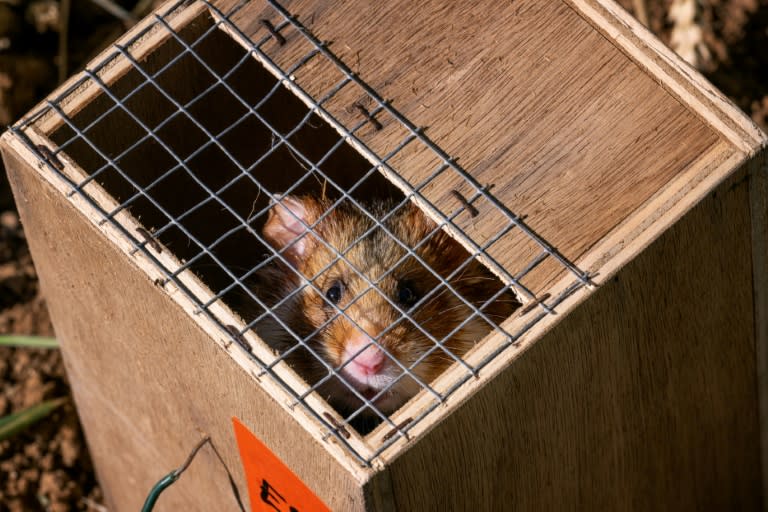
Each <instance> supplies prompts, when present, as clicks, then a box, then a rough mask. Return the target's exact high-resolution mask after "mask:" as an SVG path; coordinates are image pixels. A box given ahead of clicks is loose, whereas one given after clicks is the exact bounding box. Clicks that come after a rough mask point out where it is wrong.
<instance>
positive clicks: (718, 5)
mask: <svg viewBox="0 0 768 512" xmlns="http://www.w3.org/2000/svg"><path fill="white" fill-rule="evenodd" d="M620 3H621V4H622V5H623V6H624V7H625V8H626V9H627V10H629V11H630V12H632V7H633V5H634V3H635V2H634V1H633V0H620ZM670 4H671V0H652V1H648V2H647V5H648V12H649V25H650V28H651V29H652V30H653V31H654V32H655V33H656V34H657V35H658V36H659V37H660V38H661V39H662V40H663V41H664V42H666V43H669V40H670V39H669V38H670V30H671V28H672V24H671V22H670V21H669V19H668V17H667V12H668V8H669V5H670ZM700 5H701V6H702V11H701V17H700V18H701V19H700V26H701V27H702V29H703V40H704V43H705V44H706V46H707V49H708V50H709V54H710V56H709V58H708V59H705V60H704V61H703V62H702V64H701V67H702V70H703V71H704V72H705V74H706V75H707V77H708V78H709V79H710V80H712V81H713V82H714V83H715V85H717V86H718V87H719V88H720V89H721V90H722V91H723V92H725V93H726V94H727V95H728V96H729V97H731V98H732V99H733V101H734V102H735V103H736V104H737V105H739V106H740V107H741V108H742V109H744V110H745V111H746V112H747V113H749V114H750V115H751V116H752V118H753V119H754V120H755V121H756V122H757V123H758V124H759V125H761V127H762V128H763V129H764V130H765V129H768V0H701V1H700ZM58 7H59V4H58V2H57V1H56V0H33V1H30V0H2V1H0V124H1V125H3V126H4V125H7V124H8V123H11V122H13V121H14V120H15V119H17V118H18V117H19V116H21V115H22V114H24V113H25V112H26V111H27V110H28V109H30V108H31V107H32V106H34V104H35V103H36V102H37V101H39V100H40V99H41V98H42V96H43V95H45V94H46V93H47V92H49V91H50V90H51V89H52V88H53V87H54V86H55V83H56V76H57V74H58V71H57V67H56V63H57V59H58V58H59V57H58V43H57V41H58V35H57V33H56V32H57V30H58V26H59V20H58ZM124 7H126V8H129V9H130V8H131V7H132V5H127V4H126V5H124ZM120 30H121V24H120V23H118V22H117V21H115V20H114V19H113V18H111V17H110V16H109V15H107V14H105V13H104V12H103V11H100V10H99V8H97V7H95V6H94V5H93V4H91V3H90V2H88V0H73V3H72V14H71V16H70V26H69V33H70V34H71V37H70V43H69V47H70V52H69V55H68V60H69V63H70V70H75V69H77V68H78V66H80V65H81V64H82V63H83V62H84V61H85V60H86V59H88V58H89V57H90V56H92V55H94V53H95V52H96V51H97V50H98V49H99V48H100V47H102V46H103V45H104V44H106V43H107V42H108V39H109V38H111V37H115V36H116V35H117V34H119V32H120ZM4 176H5V175H4V173H0V334H2V333H18V334H40V335H51V334H52V333H53V330H52V327H51V324H50V321H49V319H48V314H47V311H46V307H45V300H44V298H43V296H42V295H41V293H40V289H39V287H38V282H37V277H36V274H35V269H34V267H33V265H32V260H31V258H30V255H29V251H28V249H27V246H26V242H25V238H24V233H23V231H22V229H21V226H20V225H19V220H18V217H17V215H16V212H15V209H14V205H13V199H12V197H11V194H10V190H9V188H8V185H7V182H6V180H5V179H4ZM68 393H69V390H68V386H67V380H66V374H65V372H64V367H63V364H62V362H61V357H60V355H59V353H58V351H56V350H39V349H38V350H29V349H11V348H0V416H1V415H4V414H8V413H11V412H14V411H18V410H20V409H22V408H25V407H27V406H29V405H32V404H35V403H38V402H40V401H42V400H44V399H47V398H53V397H59V396H67V395H68ZM100 503H101V491H100V490H99V487H98V484H97V483H96V479H95V476H94V473H93V467H92V464H91V461H90V458H89V455H88V451H87V449H86V446H85V444H84V441H83V436H82V433H81V431H80V427H79V425H78V421H77V414H76V411H75V409H74V406H73V404H72V402H71V401H70V402H68V403H67V405H65V406H64V407H62V408H61V409H59V410H58V411H57V412H55V413H54V414H53V415H52V416H51V417H49V419H47V420H45V421H44V422H42V423H41V424H39V425H37V426H35V427H34V428H32V429H29V430H28V431H27V432H25V433H22V434H20V435H18V436H17V437H15V438H13V439H12V440H8V441H4V442H0V512H2V511H5V510H9V511H14V512H15V511H22V510H24V511H34V510H48V511H66V510H103V507H102V506H101V505H100Z"/></svg>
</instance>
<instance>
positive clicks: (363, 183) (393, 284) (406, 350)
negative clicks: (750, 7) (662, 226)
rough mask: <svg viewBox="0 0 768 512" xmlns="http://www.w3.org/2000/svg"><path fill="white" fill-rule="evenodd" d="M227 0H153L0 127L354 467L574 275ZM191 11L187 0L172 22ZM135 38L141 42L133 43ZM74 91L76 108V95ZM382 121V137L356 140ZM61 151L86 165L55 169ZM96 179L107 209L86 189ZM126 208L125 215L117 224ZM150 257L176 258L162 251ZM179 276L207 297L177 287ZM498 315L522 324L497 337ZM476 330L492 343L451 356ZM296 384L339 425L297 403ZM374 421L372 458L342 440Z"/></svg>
mask: <svg viewBox="0 0 768 512" xmlns="http://www.w3.org/2000/svg"><path fill="white" fill-rule="evenodd" d="M244 5H246V4H245V3H239V4H237V5H235V6H234V7H231V8H228V9H227V10H226V12H223V11H222V10H220V9H219V8H218V7H216V5H214V4H210V3H208V2H202V3H201V2H197V3H194V4H190V3H188V2H179V3H177V4H175V5H170V6H165V7H164V8H163V9H162V11H160V12H158V13H157V14H155V15H154V16H153V17H151V18H150V19H149V21H147V22H146V23H145V25H144V26H142V27H140V28H138V29H136V30H135V31H134V33H133V35H132V36H131V38H130V40H128V41H127V42H123V43H122V44H117V45H115V46H114V47H113V48H112V49H111V51H110V54H109V55H107V56H106V57H105V58H103V59H100V60H99V61H98V62H97V63H95V64H93V65H91V66H89V67H88V68H87V69H86V70H85V71H84V72H83V73H82V75H81V76H80V77H79V78H78V79H77V80H75V81H74V82H73V83H72V85H71V86H70V87H68V88H67V90H65V91H64V92H62V93H61V94H59V95H58V96H56V97H54V98H51V99H50V100H48V101H47V103H46V105H45V106H44V108H42V109H41V110H40V111H39V112H36V113H34V114H33V115H31V116H29V117H28V118H26V119H25V120H22V121H21V122H20V123H18V124H17V125H16V126H14V127H13V128H12V129H13V131H14V132H15V133H16V134H17V135H19V136H20V137H21V138H22V139H23V140H24V141H26V143H27V144H28V145H29V147H30V148H31V149H32V150H33V151H35V152H36V153H37V155H38V156H39V157H40V160H41V162H43V163H45V165H47V166H48V168H49V169H50V170H51V171H52V172H54V173H56V174H58V175H59V177H60V178H61V179H62V180H64V181H66V182H67V184H68V186H69V187H70V189H71V190H70V195H77V196H79V197H82V198H84V199H86V200H87V201H88V202H89V203H90V204H91V206H92V207H93V208H95V209H96V210H97V211H98V212H99V214H100V215H101V222H102V223H106V222H109V223H112V224H114V225H115V226H116V227H117V228H118V229H120V230H121V231H122V233H123V235H124V236H125V237H126V238H127V239H128V240H130V242H131V244H132V247H133V251H134V252H136V251H141V252H143V253H144V254H145V255H146V256H147V257H148V258H150V259H151V260H152V261H153V262H154V264H155V265H156V266H157V267H158V269H159V270H160V271H161V272H162V275H164V276H165V278H164V280H163V281H162V282H160V283H158V284H159V285H166V284H168V283H170V282H172V283H174V285H176V286H177V287H178V288H179V289H181V290H182V291H183V292H184V293H185V294H186V295H188V297H189V298H190V299H191V300H192V301H193V302H194V303H195V304H196V305H197V307H198V310H199V311H198V312H199V314H204V315H207V316H209V317H210V318H211V319H212V320H213V321H214V322H215V323H216V324H217V325H218V326H219V327H220V329H221V331H222V333H223V334H225V335H226V336H227V337H229V339H230V340H231V345H229V348H228V349H229V350H243V351H246V352H248V353H250V354H251V357H252V358H253V359H254V360H255V361H256V363H257V364H258V365H259V367H260V368H261V373H260V375H259V377H262V376H263V377H265V378H274V379H275V381H276V382H277V383H278V384H280V385H281V386H283V387H284V388H285V390H286V391H287V392H288V393H289V394H290V395H291V396H292V397H293V400H294V404H293V405H294V406H300V407H304V408H305V409H306V410H307V411H308V412H309V413H310V414H312V415H313V416H314V417H315V418H316V419H317V421H319V422H320V423H321V424H322V425H324V427H325V428H326V429H327V435H329V436H334V437H335V438H336V439H337V440H338V442H340V443H341V444H343V445H345V446H347V447H348V449H349V450H350V451H351V452H352V453H353V454H354V455H355V456H356V457H357V458H358V459H359V460H360V462H361V463H362V464H370V463H371V461H372V460H373V458H374V457H376V456H377V455H378V454H379V453H381V451H382V450H384V449H385V448H386V447H387V446H389V445H390V444H391V443H393V442H394V441H395V440H396V439H397V438H398V437H400V436H405V435H407V433H408V431H409V429H411V428H412V427H413V426H414V425H416V424H417V423H418V422H419V421H421V420H422V419H423V418H424V417H426V416H427V414H429V412H430V411H432V410H433V409H434V408H435V407H437V406H438V405H439V404H441V403H443V402H444V401H445V400H446V399H447V398H448V397H449V396H450V395H451V394H452V393H453V392H454V391H455V390H456V389H458V387H459V386H461V385H462V384H463V383H464V382H466V381H467V380H468V379H470V378H472V377H473V376H477V375H478V373H479V372H480V371H481V370H482V369H483V367H484V366H485V365H486V364H487V363H488V362H489V361H490V360H492V359H493V358H494V357H496V356H497V355H498V354H499V353H500V352H502V351H503V350H507V349H509V348H510V347H511V346H513V345H514V344H515V343H516V342H517V341H518V340H519V339H520V337H521V336H522V335H523V334H524V333H525V332H526V331H527V330H529V329H530V328H531V326H533V325H534V324H535V323H536V322H538V321H539V320H540V319H541V318H543V317H544V316H546V315H548V314H551V313H552V312H553V311H554V308H556V306H557V305H558V304H559V303H560V302H561V301H562V300H564V299H565V298H566V297H567V296H569V295H570V294H572V293H573V292H574V291H575V290H576V289H578V288H579V287H581V286H583V285H585V284H587V283H588V277H587V276H586V275H585V274H584V273H583V272H581V271H579V270H578V269H577V268H576V267H575V266H574V265H573V264H572V263H570V262H569V261H568V260H566V259H565V258H564V257H563V256H562V255H560V254H559V253H558V252H557V251H556V250H555V249H554V248H553V247H551V246H550V245H549V244H548V243H547V242H546V241H545V240H543V239H542V238H541V237H539V236H538V235H537V234H536V233H535V232H534V231H533V230H532V229H531V228H530V227H528V226H527V225H526V223H525V222H524V220H523V219H521V218H520V217H518V216H517V215H515V214H514V213H513V212H512V211H510V210H509V209H507V208H506V207H505V206H504V205H503V204H501V203H500V202H499V201H498V200H496V199H495V198H494V196H493V194H492V187H490V186H488V185H482V184H480V183H478V182H477V181H476V180H475V179H474V178H473V177H472V175H471V173H470V172H467V171H466V170H464V169H463V168H462V167H461V166H459V165H458V164H457V163H456V162H455V161H454V160H453V159H451V158H450V157H449V156H448V155H447V154H445V152H444V151H442V150H441V149H440V148H439V147H438V146H437V145H436V144H434V143H433V142H432V141H431V140H430V139H429V138H428V137H427V136H426V134H425V131H424V130H421V129H419V128H417V127H416V126H414V125H413V124H412V123H411V122H409V121H408V120H407V119H406V118H404V117H403V116H402V115H400V114H399V113H398V111H397V110H396V108H395V107H394V106H393V105H390V104H389V103H387V102H386V101H385V100H383V99H382V98H381V97H380V96H379V95H378V94H377V93H376V92H375V91H374V90H373V89H371V88H370V87H369V86H367V85H366V84H365V83H364V82H363V81H362V80H361V79H360V78H358V77H357V76H356V75H355V74H354V73H353V72H352V71H351V69H350V68H349V67H347V65H346V64H345V63H343V62H342V61H340V60H339V59H338V58H337V57H335V55H334V53H333V52H332V51H331V48H330V45H326V44H324V43H322V42H321V41H319V40H317V39H316V38H315V37H314V36H313V35H312V34H311V33H310V32H309V31H308V30H306V28H304V27H303V26H302V25H301V23H300V22H299V21H298V20H297V19H295V18H293V17H292V16H291V15H290V13H288V12H287V11H286V10H285V9H284V8H283V7H282V6H281V5H280V4H279V3H278V2H275V1H270V2H269V4H268V9H269V10H271V11H270V12H271V14H272V19H273V20H274V19H277V20H278V22H274V21H269V20H268V19H262V20H259V23H260V24H261V27H262V29H263V30H262V32H263V34H262V37H261V38H257V39H256V40H255V41H252V40H251V39H248V38H246V37H245V35H244V34H243V33H242V32H241V31H240V29H239V28H238V27H237V26H236V25H235V24H234V23H233V21H232V20H233V19H234V18H235V17H236V16H237V15H238V13H239V11H240V10H241V9H242V7H243V6H244ZM191 6H198V7H201V6H202V9H201V10H200V12H199V13H198V14H197V15H195V16H193V17H190V18H189V19H185V18H184V16H183V14H184V13H185V12H186V11H187V10H188V9H190V7H191ZM180 20H182V21H180ZM151 38H155V39H156V40H157V44H154V45H152V46H151V51H148V52H144V53H142V52H140V51H139V50H137V48H139V47H141V45H142V44H144V43H146V41H147V40H148V39H151ZM287 49H290V51H288V50H287ZM121 66H122V67H121ZM318 76H319V77H321V78H322V79H321V80H318ZM349 89H354V90H355V91H356V93H355V94H357V97H358V98H362V99H360V100H358V101H356V102H354V103H353V104H349V105H346V107H345V108H346V112H347V113H348V114H350V115H351V116H352V118H355V117H356V119H357V120H356V121H355V122H353V123H351V124H350V123H349V122H341V121H340V120H339V119H338V117H337V116H336V115H334V112H333V108H332V105H334V102H338V101H339V98H340V97H341V95H342V93H343V92H344V91H346V90H349ZM78 95H80V96H86V97H87V98H88V101H86V102H83V104H82V105H79V104H78V105H79V106H74V103H73V102H74V100H73V98H75V97H77V96H78ZM335 107H338V104H337V105H335ZM335 107H334V108H335ZM383 132H386V133H387V134H388V137H389V140H396V142H395V143H390V144H389V145H388V146H386V147H385V146H383V145H381V144H379V145H378V146H377V145H376V144H375V143H372V142H370V141H371V140H374V137H373V136H375V135H377V134H381V133H383ZM33 133H37V134H39V133H43V135H45V136H47V137H48V140H50V146H51V147H48V145H41V144H39V143H38V139H35V138H34V137H33V136H32V134H33ZM33 139H34V140H33ZM415 153H420V154H422V155H423V154H428V155H429V161H430V162H431V163H432V167H431V168H430V169H428V172H427V173H426V174H425V175H423V176H422V178H420V179H419V180H413V179H407V178H408V176H409V175H408V172H407V171H405V170H404V167H402V166H404V165H406V163H407V161H408V160H407V157H408V155H412V154H415ZM65 163H66V164H67V165H76V166H77V167H78V168H80V169H82V171H83V173H84V174H83V175H82V176H80V177H78V176H76V175H73V174H72V173H70V172H65V167H67V165H65ZM440 180H447V181H446V183H448V182H449V183H453V184H454V185H453V186H451V187H449V188H448V189H447V190H446V192H445V193H446V195H447V196H449V197H452V198H453V199H454V200H455V208H454V209H453V210H452V211H450V212H447V213H445V214H444V213H442V211H441V210H439V209H438V208H436V206H435V204H434V202H433V201H432V200H431V197H432V193H433V192H434V189H431V188H430V187H435V185H436V184H438V183H440ZM94 185H98V187H100V189H103V190H105V191H107V192H108V193H109V195H110V196H111V197H112V198H114V200H115V201H116V206H114V205H113V206H111V207H106V206H105V205H104V204H103V201H100V200H99V198H96V197H94V196H93V194H92V193H90V192H89V190H92V188H89V186H90V187H93V186H94ZM459 185H460V186H459ZM467 191H469V192H467ZM481 201H483V202H485V203H487V204H489V205H491V206H492V208H493V209H494V211H495V213H496V214H497V215H498V216H500V217H501V218H503V220H504V222H503V224H502V225H500V227H499V228H498V230H496V232H495V234H494V235H493V236H491V237H489V238H488V239H487V240H485V241H484V242H483V243H482V244H478V243H476V242H475V241H473V240H472V239H470V238H469V237H468V236H466V235H465V233H464V231H463V230H462V229H461V227H460V225H459V222H458V219H461V218H475V217H476V216H477V215H478V212H477V207H476V205H477V204H478V203H479V202H481ZM125 213H129V214H130V215H131V216H132V218H134V219H136V220H137V221H138V222H139V223H140V224H141V226H142V227H141V228H139V229H128V228H126V226H124V225H122V224H121V222H120V221H119V214H125ZM462 216H463V217H462ZM511 233H517V234H518V235H519V234H520V233H522V234H523V235H524V236H525V237H526V239H527V240H528V241H530V244H531V245H532V246H534V247H536V251H535V252H534V253H532V255H530V256H527V257H524V258H521V260H522V261H521V264H520V268H519V269H517V270H515V271H510V270H509V269H506V268H505V267H504V266H502V265H501V264H499V262H498V261H497V260H496V259H495V258H494V257H493V255H492V254H491V252H490V251H489V247H491V246H493V244H495V243H497V242H498V241H499V240H502V239H504V237H507V236H511ZM163 250H166V251H168V252H170V253H172V254H173V255H174V256H175V261H176V262H177V264H174V265H168V264H167V263H163V261H164V260H163V261H161V260H160V259H159V258H158V257H157V254H158V253H159V252H160V251H163ZM545 263H548V264H554V265H556V266H557V267H558V268H560V269H562V270H563V271H564V272H565V273H566V274H568V275H570V276H571V278H572V284H571V285H569V286H568V287H566V288H565V289H564V290H563V291H562V292H561V293H559V294H557V295H556V296H554V295H550V294H548V293H547V294H541V293H539V294H538V295H537V293H536V292H535V291H534V290H532V289H530V288H529V287H528V286H527V285H526V283H525V279H526V276H528V275H529V274H530V273H531V272H533V271H534V270H535V269H536V268H538V267H540V266H541V265H543V264H545ZM185 272H192V273H194V274H195V275H196V276H198V277H199V279H200V280H201V281H202V282H203V283H205V285H206V286H207V287H208V288H209V290H210V292H211V293H210V294H206V295H204V296H201V295H200V294H197V293H195V292H194V291H192V290H191V289H189V287H187V286H185V285H184V282H183V281H182V280H181V279H180V276H182V275H183V274H184V273H185ZM222 302H223V303H225V304H227V306H228V307H230V308H231V309H232V310H233V311H234V312H235V313H237V314H238V315H239V316H240V317H241V318H242V321H243V322H242V326H241V327H234V326H232V325H230V324H228V323H227V322H225V321H222V320H221V319H220V318H217V316H216V314H215V313H214V312H213V311H212V305H213V304H216V303H222ZM514 315H523V316H525V318H526V321H525V322H523V323H520V322H518V323H516V324H514V325H515V326H516V327H515V328H514V329H512V328H510V325H512V323H510V322H509V321H508V320H509V318H511V317H513V316H514ZM253 332H255V333H256V334H258V335H259V337H260V338H261V339H263V340H264V342H265V343H266V344H267V345H268V346H269V347H270V348H271V349H272V350H273V353H274V357H273V358H271V359H270V360H263V358H260V357H257V356H256V355H254V354H253V352H252V350H251V347H250V346H249V344H248V342H247V341H246V340H245V338H244V335H245V334H246V333H253ZM490 333H497V334H500V335H502V336H503V337H504V342H503V343H501V344H500V345H499V347H498V348H497V349H496V350H494V351H493V352H491V353H489V354H487V355H486V356H485V357H484V358H482V359H481V360H479V361H475V362H474V363H470V362H468V361H467V359H466V357H465V355H466V354H467V353H468V352H469V351H471V350H472V349H473V347H475V346H476V345H477V344H478V342H480V341H481V340H482V339H483V338H484V337H486V336H487V335H488V334H490ZM238 347H239V348H238ZM284 363H287V364H288V365H289V366H290V367H291V368H293V369H294V370H295V371H296V372H297V373H298V374H299V375H300V376H302V377H303V378H304V379H305V381H306V385H305V386H299V387H296V386H292V385H289V384H287V383H286V382H285V380H284V379H281V378H280V376H279V375H278V374H277V372H276V371H275V369H276V368H277V366H278V365H280V364H284ZM449 367H451V368H453V369H455V368H458V369H459V370H458V371H456V370H454V373H455V375H456V378H455V379H454V380H453V381H452V382H451V383H450V385H448V386H447V387H445V386H444V387H443V388H441V389H436V388H435V387H434V386H433V384H432V383H433V381H434V379H435V378H436V377H437V376H438V375H440V374H441V373H443V372H444V371H445V370H446V369H447V368H449ZM312 393H316V394H318V395H319V396H320V397H322V398H323V399H325V400H326V401H327V402H328V403H329V404H330V405H332V406H333V407H334V408H335V409H336V411H337V413H338V416H339V417H340V418H341V419H342V421H341V422H339V421H338V420H337V419H335V417H334V416H332V415H329V414H327V413H323V412H321V411H317V410H314V409H313V408H312V407H311V406H310V405H309V404H308V402H307V397H308V396H310V394H312ZM416 395H424V396H427V397H428V399H429V400H428V403H429V405H428V406H426V407H423V408H422V409H421V410H420V411H419V413H418V414H417V415H415V416H414V417H411V418H409V419H408V421H407V422H405V423H400V424H395V422H393V420H392V419H390V415H391V413H392V412H393V411H395V410H397V409H398V408H399V407H401V406H402V405H404V404H405V403H406V402H408V400H409V399H411V398H412V397H414V396H416ZM382 423H384V424H386V425H388V426H389V427H391V429H392V431H391V435H387V436H385V437H384V440H383V442H381V443H379V445H378V446H372V447H370V448H371V449H370V451H368V452H366V453H360V451H359V450H357V449H355V448H353V447H352V445H351V444H350V443H349V442H348V438H349V431H348V430H347V429H348V427H352V428H355V429H356V430H357V431H358V432H360V433H363V434H364V433H366V432H369V431H370V430H371V429H372V428H374V427H376V426H377V425H379V424H382Z"/></svg>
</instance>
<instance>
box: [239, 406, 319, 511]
mask: <svg viewBox="0 0 768 512" xmlns="http://www.w3.org/2000/svg"><path fill="white" fill-rule="evenodd" d="M232 424H233V425H234V427H235V438H236V439H237V446H238V448H239V449H240V460H242V461H243V469H244V470H245V479H246V480H247V481H248V494H249V495H250V497H251V511H253V512H330V509H329V508H328V507H326V506H325V504H324V503H323V502H322V501H320V498H318V497H317V496H315V494H314V493H313V492H312V491H311V490H310V489H309V487H307V486H306V485H304V482H302V481H301V480H299V477H297V476H296V475H294V474H293V471H291V470H290V469H288V466H286V465H285V464H283V461H281V460H280V459H278V458H277V457H276V456H275V454H274V453H272V452H271V451H270V450H269V448H267V446H266V445H265V444H264V443H262V442H261V441H259V439H258V438H257V437H256V436H254V435H253V434H252V433H251V431H250V430H248V429H247V428H246V427H245V425H243V424H242V423H240V420H238V419H237V418H235V417H233V418H232Z"/></svg>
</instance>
